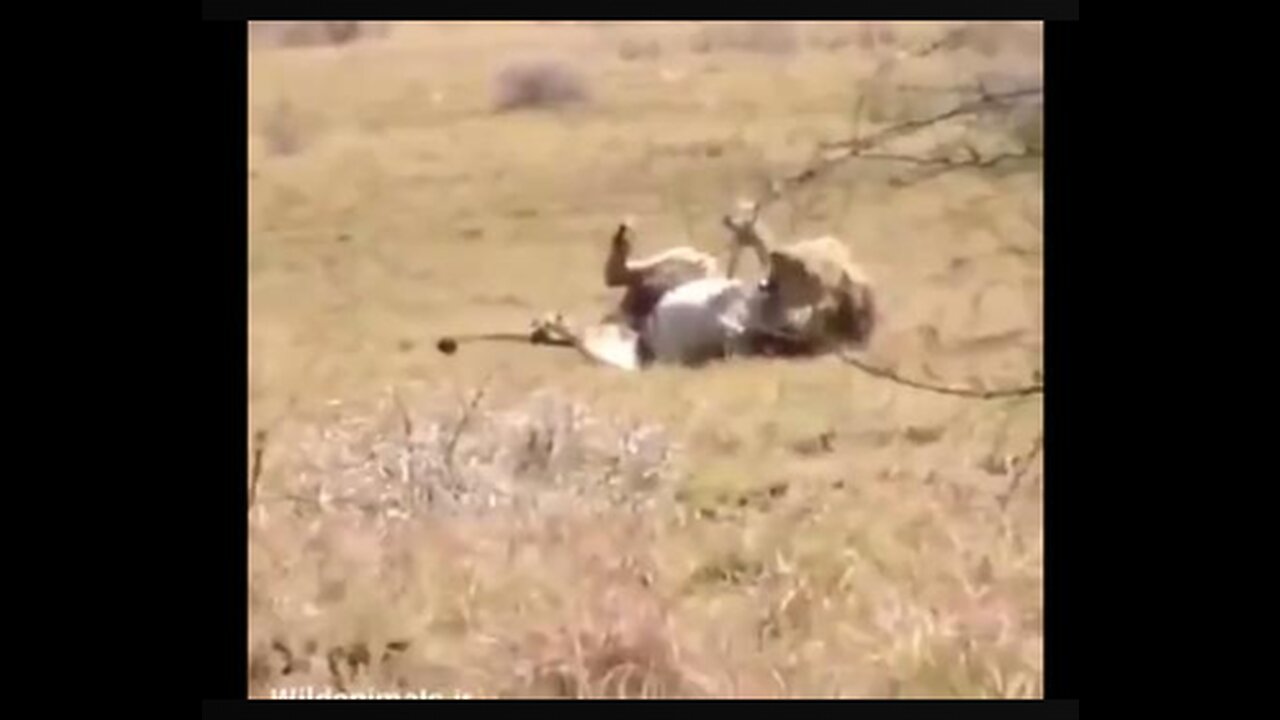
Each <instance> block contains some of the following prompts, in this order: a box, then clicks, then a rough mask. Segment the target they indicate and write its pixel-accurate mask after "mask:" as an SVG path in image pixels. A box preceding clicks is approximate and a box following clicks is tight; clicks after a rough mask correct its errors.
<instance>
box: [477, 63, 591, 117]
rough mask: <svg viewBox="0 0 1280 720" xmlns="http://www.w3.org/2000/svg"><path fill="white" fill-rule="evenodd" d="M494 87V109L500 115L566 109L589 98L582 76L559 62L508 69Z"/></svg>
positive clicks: (516, 66)
mask: <svg viewBox="0 0 1280 720" xmlns="http://www.w3.org/2000/svg"><path fill="white" fill-rule="evenodd" d="M494 86H495V87H494V107H495V108H496V109H497V110H498V111H510V110H520V109H528V108H554V107H563V106H566V105H573V104H578V103H582V102H585V101H586V100H587V98H588V92H587V85H586V81H585V80H583V78H582V75H581V74H579V73H578V71H577V70H575V69H574V68H572V67H570V66H569V65H567V64H566V63H564V62H560V61H556V60H539V61H523V62H517V63H512V64H510V65H507V66H506V67H504V68H503V69H502V70H501V71H499V72H498V76H497V78H496V79H495V82H494Z"/></svg>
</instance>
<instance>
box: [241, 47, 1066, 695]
mask: <svg viewBox="0 0 1280 720" xmlns="http://www.w3.org/2000/svg"><path fill="white" fill-rule="evenodd" d="M716 27H718V26H715V25H691V24H687V23H652V24H645V25H643V26H630V25H626V24H618V23H608V24H601V23H590V24H588V23H575V24H568V23H556V24H535V23H450V24H447V25H436V24H428V23H406V24H402V25H396V26H395V28H394V30H393V32H392V33H391V35H390V38H389V39H388V41H387V42H385V43H369V44H368V45H364V44H361V45H359V46H358V51H347V50H338V51H332V52H331V51H326V50H323V49H322V50H318V51H317V50H314V49H307V48H287V47H279V48H277V47H272V48H270V49H269V50H268V51H267V52H262V53H260V54H259V50H258V49H255V50H254V51H253V52H254V53H255V55H254V56H253V57H252V60H251V63H250V93H251V105H250V107H251V113H252V116H251V118H250V128H251V136H250V147H249V162H250V167H251V169H252V172H253V173H254V180H253V182H252V183H251V185H250V188H251V192H252V197H251V198H250V206H249V211H250V218H249V219H250V237H251V242H250V248H249V251H250V293H251V298H250V308H251V313H252V314H251V319H250V388H249V392H250V407H251V414H252V424H253V428H252V429H253V430H254V431H255V436H254V438H253V447H252V448H251V450H250V452H249V453H248V455H249V460H250V462H251V463H252V464H253V467H254V471H253V473H252V475H253V477H252V478H251V482H252V484H253V487H254V493H253V494H254V498H255V500H254V505H253V507H252V508H251V509H250V510H249V532H250V537H249V555H250V558H249V568H248V569H249V574H250V576H249V591H250V597H249V599H248V600H249V619H250V626H249V647H250V659H249V660H250V662H249V671H250V678H249V680H250V682H249V687H250V691H251V693H252V694H253V695H254V696H256V697H269V696H271V693H272V692H273V691H280V690H288V689H296V688H302V687H310V688H314V689H317V690H319V689H322V688H330V689H333V690H335V691H339V692H360V691H371V692H392V691H401V692H409V691H424V690H425V691H430V692H438V693H441V694H443V695H446V696H448V695H449V694H452V693H454V692H461V693H466V694H469V695H472V696H481V697H495V696H516V697H527V696H540V697H614V696H625V697H689V696H692V697H957V696H959V697H1038V696H1041V695H1042V694H1043V687H1044V683H1043V668H1044V663H1043V657H1042V654H1043V648H1042V645H1043V629H1042V612H1043V596H1042V580H1043V572H1042V560H1043V545H1042V543H1043V523H1042V514H1041V498H1042V479H1041V477H1042V462H1043V460H1042V458H1043V451H1042V448H1043V444H1042V437H1043V436H1042V433H1043V420H1042V401H1041V399H1040V398H1039V397H1022V398H1012V399H1002V400H996V401H989V402H980V401H973V400H968V399H964V398H957V397H948V396H941V395H936V394H929V393H923V392H920V391H918V390H913V389H911V388H906V387H902V386H899V385H896V384H893V383H889V382H886V381H884V380H880V379H877V378H874V377H870V376H868V375H865V374H862V373H860V372H858V371H856V370H854V369H852V368H850V367H849V366H847V365H843V364H841V363H838V362H834V361H832V362H828V361H824V360H819V361H813V362H798V361H790V362H774V361H763V360H762V361H742V362H735V363H732V364H726V365H723V366H716V367H711V368H705V369H702V370H686V369H682V368H661V369H657V370H654V371H652V372H646V373H644V374H628V373H621V372H611V371H609V370H607V369H601V368H595V367H590V366H588V365H586V364H584V363H582V362H580V361H579V360H578V358H577V357H576V356H574V355H573V354H572V353H567V352H557V351H553V350H537V349H531V348H530V349H521V351H520V354H519V356H518V357H513V355H512V353H511V352H510V350H511V348H510V347H509V346H497V345H495V346H486V345H482V344H477V345H474V346H470V347H468V348H467V349H466V350H465V351H463V352H461V353H459V354H458V355H455V356H444V355H441V354H439V353H437V352H436V351H435V349H434V341H435V340H436V339H437V338H439V337H440V336H443V335H448V334H454V333H458V332H463V331H474V330H520V329H523V328H525V327H527V325H528V322H529V320H530V319H531V317H532V316H533V315H535V314H537V313H539V312H541V311H543V310H545V309H547V308H555V309H561V310H563V311H565V312H566V313H567V314H570V315H574V316H578V317H598V316H599V315H600V314H601V313H603V312H604V311H605V310H607V309H608V308H610V307H612V306H613V305H614V304H615V303H616V302H617V300H618V297H617V295H618V293H616V292H611V291H608V290H606V289H605V288H604V287H603V284H602V281H601V280H602V279H601V277H600V268H601V263H602V262H603V260H604V258H605V255H606V253H607V252H608V250H609V239H610V234H611V233H612V232H613V231H614V229H615V228H616V227H617V221H618V218H620V217H623V216H625V215H628V214H634V215H636V216H637V220H638V222H639V223H640V226H641V227H643V232H644V243H645V244H644V250H645V252H646V253H647V252H649V251H650V250H652V251H655V252H656V251H660V250H661V249H663V248H664V247H667V246H669V245H679V244H688V245H690V246H692V247H694V248H696V249H698V250H701V251H704V252H707V253H710V254H712V255H714V256H717V257H720V258H723V257H725V253H726V251H727V250H728V247H727V244H726V240H727V238H726V236H725V230H724V228H723V227H722V225H721V216H722V215H723V214H724V213H725V212H726V211H727V210H728V209H729V208H730V207H731V205H732V202H733V201H734V200H735V199H737V198H739V197H743V196H753V195H754V194H756V193H758V192H759V191H760V189H761V187H762V182H761V180H762V179H763V178H768V177H778V176H780V175H786V174H789V173H792V172H795V171H797V170H800V169H802V168H803V167H804V166H805V165H806V163H808V162H810V161H811V160H812V158H813V153H814V148H815V146H816V144H817V143H818V142H819V141H823V140H839V139H844V138H849V137H852V136H854V135H855V134H858V135H859V136H866V135H868V134H870V133H873V132H875V131H876V130H877V129H881V128H884V127H885V126H886V124H887V123H891V122H895V121H899V120H901V119H904V118H909V117H916V116H917V115H915V113H926V112H928V111H931V110H937V109H940V108H945V107H947V106H948V105H949V104H952V103H955V102H956V101H957V97H958V96H959V97H974V96H975V93H976V92H980V90H978V89H975V88H976V86H977V83H978V82H979V81H980V80H981V81H983V82H985V83H987V84H989V85H992V86H993V87H994V89H1001V88H1003V87H1004V86H1002V85H1000V84H999V83H1001V82H1005V83H1006V84H1012V83H1014V82H1015V81H1016V82H1023V81H1031V82H1039V81H1040V78H1039V72H1040V70H1039V69H1040V59H1039V54H1038V53H1039V50H1038V47H1037V46H1036V44H1035V43H1034V42H1032V41H1031V39H1029V38H1030V36H1038V32H1039V31H1038V28H1037V27H1036V26H1034V25H1030V26H1028V25H1026V24H1018V25H1017V26H1012V25H1009V26H1006V25H1001V26H1000V28H999V29H1000V30H1001V31H1003V32H1005V33H1006V35H1005V36H1002V39H1000V40H999V41H998V42H997V43H996V46H995V49H994V52H993V53H992V54H990V55H986V54H983V53H982V52H977V51H975V50H974V49H972V48H969V47H967V46H966V45H965V44H964V43H963V42H957V43H956V44H953V45H951V46H948V47H947V49H944V50H938V51H936V52H933V53H931V54H928V55H926V56H923V57H920V58H916V59H913V60H909V61H908V60H903V61H900V62H895V63H890V64H889V65H886V64H885V62H886V58H887V57H889V56H890V55H891V53H890V52H889V51H888V49H887V48H884V47H883V45H884V43H891V44H892V46H893V47H894V48H895V51H896V49H901V48H914V47H919V46H921V45H923V44H926V43H928V42H929V41H930V40H931V39H932V38H936V37H938V36H940V35H942V34H943V33H944V32H945V30H946V29H947V26H939V25H932V24H925V23H902V24H897V23H895V24H890V25H888V26H886V27H887V29H888V30H889V33H887V34H886V33H885V32H884V30H885V28H883V27H879V26H873V27H872V28H871V30H869V31H864V30H862V29H860V28H861V27H862V26H861V25H859V24H857V23H838V24H836V23H833V24H803V23H795V24H786V25H784V27H789V28H790V30H788V31H784V32H789V33H792V34H793V35H794V36H795V37H797V38H799V39H800V40H801V42H797V43H796V44H795V45H794V46H793V47H792V48H791V49H790V50H785V51H773V50H763V51H755V50H747V49H746V48H750V47H752V44H751V42H746V41H742V40H732V41H731V40H725V39H723V38H724V36H723V35H719V33H723V32H724V31H720V30H714V28H716ZM768 32H774V31H768ZM866 32H870V33H871V36H872V37H873V38H876V40H875V46H874V47H871V48H864V47H862V46H861V45H860V44H859V43H858V42H856V41H854V40H856V39H857V38H859V37H861V36H862V35H861V34H865V33H866ZM633 36H634V38H635V40H634V42H635V43H637V47H648V45H647V43H649V42H656V43H659V44H660V47H661V48H662V51H661V53H660V54H659V55H658V56H656V57H654V58H652V60H653V61H652V62H650V61H637V60H639V59H640V57H637V58H635V59H632V60H628V59H626V58H624V57H623V55H624V54H625V53H624V51H623V50H622V48H623V47H624V46H625V40H626V38H628V37H633ZM698 37H703V38H704V39H705V41H706V46H705V47H704V48H701V49H699V48H698V47H696V44H695V41H696V39H697V38H698ZM818 38H823V40H822V42H821V43H820V42H819V40H818ZM752 42H759V41H752ZM744 43H745V44H744ZM823 43H825V44H823ZM768 44H769V43H767V42H765V43H764V44H763V46H768ZM691 45H694V46H691ZM763 46H758V47H763ZM784 46H786V42H783V43H781V44H779V45H778V47H784ZM259 47H261V46H259ZM517 53H518V54H520V55H517V56H523V55H524V54H526V53H530V54H531V53H555V54H556V55H555V56H556V57H567V58H572V62H571V63H570V62H569V61H564V62H560V63H557V64H554V65H553V66H552V67H554V68H556V69H554V70H550V71H548V70H546V69H545V67H546V66H542V65H536V64H529V63H526V62H514V63H513V62H511V60H510V58H511V57H513V54H517ZM641 55H643V53H641ZM890 65H891V66H890ZM531 67H539V68H543V69H541V70H538V71H536V72H534V74H535V75H536V74H537V73H539V72H540V73H543V74H544V75H545V74H547V73H550V74H551V75H555V76H563V77H568V78H572V80H570V81H569V82H568V85H567V86H572V87H577V88H578V89H579V91H581V92H582V97H583V98H585V97H586V91H587V89H588V88H589V89H590V94H589V97H590V102H589V103H581V104H580V108H579V110H580V111H575V112H572V113H545V112H497V113H495V112H493V109H494V108H495V106H496V107H506V108H507V109H509V110H517V109H526V108H537V107H550V108H556V107H563V106H564V105H562V104H560V103H561V102H562V101H561V100H547V99H546V98H547V97H548V96H547V95H546V94H545V93H546V90H545V89H539V90H536V91H529V90H528V89H527V88H526V85H527V84H528V83H532V85H533V86H535V87H544V86H545V85H546V82H545V80H532V81H529V80H528V79H527V78H528V77H529V75H528V73H527V72H526V73H523V74H522V73H515V75H512V74H510V71H509V69H510V68H524V69H525V70H526V71H527V70H528V69H529V68H531ZM886 67H887V68H888V69H883V68H886ZM504 72H505V73H507V74H505V75H504ZM877 73H878V74H877ZM504 77H505V78H506V80H505V81H504V80H503V78H504ZM513 78H514V79H513ZM1004 78H1012V79H1008V80H1004ZM873 80H874V82H873ZM556 82H559V81H552V82H551V83H550V84H551V85H552V86H555V85H556ZM504 87H506V88H508V89H509V94H506V95H504V92H503V89H504ZM521 88H526V89H521ZM872 88H874V89H875V92H876V93H878V94H877V95H875V97H872V93H871V89H872ZM916 88H931V89H928V90H922V89H916ZM988 89H992V88H988ZM557 92H563V91H559V90H553V91H551V93H550V96H552V97H554V96H556V94H557ZM573 95H574V91H570V92H569V96H571V97H572V96H573ZM504 97H505V98H507V101H506V103H504V102H502V100H503V98H504ZM925 98H927V99H925ZM286 101H287V102H286ZM876 102H879V103H882V104H883V105H885V106H886V107H884V108H882V109H881V111H879V112H878V113H877V112H870V111H871V110H874V109H875V108H874V107H873V106H874V104H875V103H876ZM860 105H861V107H862V112H861V113H858V112H855V108H858V107H859V106H860ZM1039 116H1040V112H1039V109H1038V108H1037V107H1035V106H1032V105H1029V106H1026V107H1024V108H1020V109H1019V110H1018V111H1017V112H1015V113H1010V114H1004V115H997V116H992V117H986V116H984V117H982V118H978V119H976V120H975V121H973V122H968V121H966V122H962V123H954V124H950V125H945V126H939V127H937V128H931V129H930V130H929V131H928V132H926V133H921V134H920V135H919V136H912V137H905V138H903V139H901V140H900V141H895V142H894V143H892V144H890V145H888V146H886V147H884V148H881V149H880V150H879V152H881V154H883V155H886V156H889V155H901V156H904V157H905V156H911V157H932V156H933V155H935V154H940V155H945V154H947V153H952V154H954V155H955V156H956V157H959V158H964V157H966V156H965V154H964V153H966V152H968V151H967V150H966V148H968V147H973V148H975V149H976V151H977V152H981V153H987V152H996V151H998V150H999V149H1000V148H1004V147H1006V146H1009V147H1014V148H1015V149H1016V147H1021V146H1022V145H1030V144H1032V142H1033V141H1035V140H1036V138H1038V137H1039V135H1038V134H1037V133H1039V122H1040V117H1039ZM321 130H322V132H320V131H321ZM712 150H714V152H713V151H712ZM921 169H922V168H921V167H919V166H918V164H916V163H912V162H909V161H901V162H900V161H890V160H883V159H881V160H875V161H872V160H865V161H863V160H859V161H854V162H850V163H847V164H846V165H842V166H840V167H839V168H837V169H835V170H833V171H832V172H831V173H830V174H829V175H828V176H824V177H823V179H822V180H821V181H819V182H813V183H809V184H806V185H802V186H799V187H797V188H796V189H795V190H794V192H792V193H790V194H788V195H787V197H786V198H784V199H783V200H782V201H780V202H778V203H776V204H775V205H773V206H771V207H770V208H769V209H768V210H767V211H766V214H767V217H766V218H765V220H766V221H767V222H769V223H770V224H771V225H773V226H776V227H777V228H778V230H779V232H785V234H786V236H787V237H807V236H816V235H823V234H832V235H836V236H838V237H841V238H843V239H845V240H847V242H848V243H849V246H850V249H851V251H852V252H853V253H854V255H855V257H856V258H857V260H858V262H859V263H860V264H863V265H865V267H866V269H867V271H868V272H869V274H870V275H871V276H873V277H874V278H875V280H876V289H877V293H878V295H877V298H876V300H877V306H878V307H879V309H880V311H881V313H880V316H881V323H880V324H879V325H878V326H877V330H876V339H875V340H874V341H873V343H872V347H871V348H870V349H869V350H868V355H869V356H870V357H871V359H873V360H874V361H876V362H877V363H879V364H881V365H884V366H890V367H894V368H896V369H898V370H900V371H902V372H904V373H909V374H910V375H912V376H914V377H922V378H941V379H945V380H947V381H954V382H958V383H959V382H963V383H972V384H974V385H980V384H985V385H986V386H1002V385H1005V384H1018V383H1020V382H1023V381H1026V380H1027V379H1028V378H1031V377H1034V376H1035V375H1036V373H1038V371H1039V370H1040V368H1041V354H1042V340H1041V334H1042V309H1041V308H1042V299H1041V293H1042V262H1043V252H1042V243H1041V233H1040V223H1041V222H1042V201H1041V179H1040V175H1039V166H1038V160H1036V159H1035V158H1034V157H1033V158H1030V159H1028V160H1026V161H1024V162H1021V163H1017V164H1014V165H1012V166H1011V167H1007V168H1001V169H1000V171H998V172H997V171H996V168H987V167H979V166H974V167H963V166H961V167H959V168H958V169H956V170H954V171H952V172H947V173H945V174H937V175H931V176H930V177H929V178H928V179H923V180H917V179H916V176H917V175H919V172H920V170H921ZM923 169H929V168H927V167H925V168H923ZM904 175H910V176H911V177H912V180H913V181H912V182H911V183H910V184H902V183H900V182H898V180H899V179H900V178H902V177H903V176H904ZM651 239H652V240H651ZM664 239H666V240H664ZM651 242H652V243H653V244H650V243H651ZM664 243H665V244H664ZM1052 481H1053V482H1072V481H1073V479H1072V478H1058V477H1056V476H1055V477H1054V478H1053V480H1052Z"/></svg>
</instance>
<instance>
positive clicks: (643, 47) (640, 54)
mask: <svg viewBox="0 0 1280 720" xmlns="http://www.w3.org/2000/svg"><path fill="white" fill-rule="evenodd" d="M660 55H662V45H661V44H659V43H658V41H657V40H637V39H635V38H627V39H625V40H623V41H622V44H621V45H620V46H618V57H620V58H622V59H623V60H652V59H654V58H656V57H659V56H660Z"/></svg>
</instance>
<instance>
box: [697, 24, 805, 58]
mask: <svg viewBox="0 0 1280 720" xmlns="http://www.w3.org/2000/svg"><path fill="white" fill-rule="evenodd" d="M799 48H800V35H799V33H798V32H797V31H796V28H795V26H794V25H792V24H791V23H785V22H741V23H724V24H721V23H717V24H712V25H706V26H704V27H701V28H698V30H697V31H696V32H695V33H694V35H693V37H692V38H691V40H690V49H692V50H693V51H694V52H696V53H705V52H712V51H725V50H727V51H735V52H749V53H762V54H767V55H785V54H790V53H794V52H796V50H798V49H799Z"/></svg>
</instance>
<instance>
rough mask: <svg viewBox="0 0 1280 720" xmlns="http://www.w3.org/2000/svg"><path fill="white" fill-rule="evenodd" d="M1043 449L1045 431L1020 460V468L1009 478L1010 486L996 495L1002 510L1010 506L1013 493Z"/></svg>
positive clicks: (1037, 437)
mask: <svg viewBox="0 0 1280 720" xmlns="http://www.w3.org/2000/svg"><path fill="white" fill-rule="evenodd" d="M1043 451H1044V431H1041V432H1040V434H1039V435H1037V436H1036V439H1035V442H1034V443H1032V444H1031V449H1030V450H1028V451H1027V454H1026V455H1024V456H1023V457H1022V459H1021V461H1020V462H1019V465H1018V470H1017V471H1016V472H1015V473H1014V474H1013V477H1012V478H1010V480H1009V487H1007V488H1005V491H1004V492H1003V493H1001V494H1000V495H998V496H996V501H997V502H999V503H1000V509H1001V510H1003V509H1004V508H1006V507H1008V505H1009V500H1011V499H1012V498H1013V494H1014V493H1015V492H1017V491H1018V487H1019V486H1020V485H1021V484H1022V478H1023V476H1025V475H1026V474H1027V471H1028V470H1030V469H1031V464H1032V463H1034V462H1035V460H1036V457H1038V456H1039V455H1040V453H1041V452H1043Z"/></svg>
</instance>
